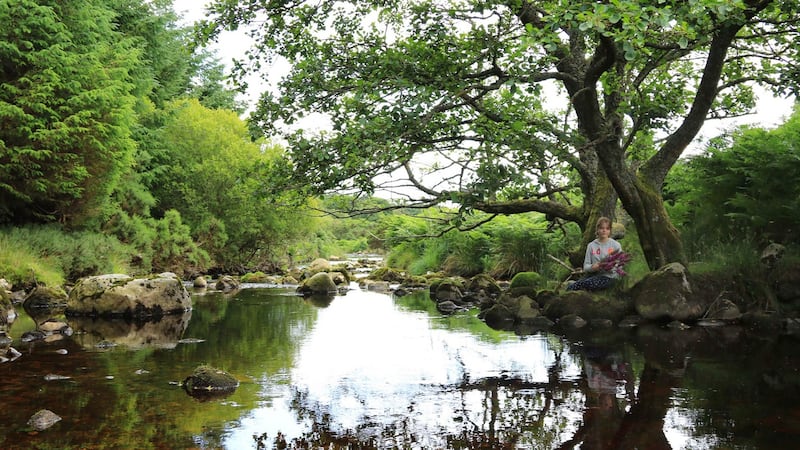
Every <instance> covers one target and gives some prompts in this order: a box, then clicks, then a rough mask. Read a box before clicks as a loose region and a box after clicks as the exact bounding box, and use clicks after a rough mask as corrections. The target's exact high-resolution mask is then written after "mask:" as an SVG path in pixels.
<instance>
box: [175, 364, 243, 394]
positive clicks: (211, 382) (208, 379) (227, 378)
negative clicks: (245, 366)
mask: <svg viewBox="0 0 800 450" xmlns="http://www.w3.org/2000/svg"><path fill="white" fill-rule="evenodd" d="M237 387H239V380H237V379H236V377H234V376H233V375H231V374H229V373H227V372H225V371H224V370H220V369H215V368H213V367H211V366H207V365H202V366H199V367H197V368H196V369H194V372H192V374H191V375H189V376H188V377H186V379H185V380H184V381H183V388H184V389H185V390H186V392H187V393H188V394H189V395H192V396H194V397H216V396H223V395H227V394H230V393H231V392H233V391H235V390H236V388H237Z"/></svg>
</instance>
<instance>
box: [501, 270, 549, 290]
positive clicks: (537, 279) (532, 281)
mask: <svg viewBox="0 0 800 450" xmlns="http://www.w3.org/2000/svg"><path fill="white" fill-rule="evenodd" d="M545 282H546V280H545V279H544V277H542V276H541V275H540V274H538V273H537V272H519V273H518V274H516V275H514V278H512V279H511V286H510V287H509V289H514V288H518V287H530V288H535V289H541V288H542V287H544V285H545Z"/></svg>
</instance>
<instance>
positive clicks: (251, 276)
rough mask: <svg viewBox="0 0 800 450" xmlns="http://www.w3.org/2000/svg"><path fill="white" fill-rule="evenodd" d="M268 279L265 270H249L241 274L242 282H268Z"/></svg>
mask: <svg viewBox="0 0 800 450" xmlns="http://www.w3.org/2000/svg"><path fill="white" fill-rule="evenodd" d="M267 280H268V276H267V274H265V273H264V272H260V271H259V272H248V273H246V274H244V275H242V276H241V278H240V279H239V281H241V282H242V283H266V282H267Z"/></svg>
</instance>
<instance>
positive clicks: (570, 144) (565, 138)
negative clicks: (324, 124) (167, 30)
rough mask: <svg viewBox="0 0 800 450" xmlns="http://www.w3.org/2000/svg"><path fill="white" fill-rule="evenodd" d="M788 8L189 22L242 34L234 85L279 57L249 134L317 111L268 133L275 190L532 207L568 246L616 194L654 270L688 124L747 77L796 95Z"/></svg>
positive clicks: (596, 4)
mask: <svg viewBox="0 0 800 450" xmlns="http://www.w3.org/2000/svg"><path fill="white" fill-rule="evenodd" d="M798 6H799V4H798V2H797V1H779V0H724V1H723V0H693V1H685V0H653V1H631V0H609V1H596V0H592V1H563V0H548V1H529V0H505V1H502V0H452V1H449V0H448V1H444V0H441V1H437V0H404V1H400V0H362V1H358V0H351V1H314V2H310V1H304V0H297V1H293V2H284V1H268V0H263V1H250V2H230V1H222V0H217V1H215V2H213V3H212V4H211V5H210V6H209V9H208V12H209V16H210V18H209V20H208V21H207V22H205V23H204V24H202V26H201V27H199V28H198V29H199V30H200V31H201V33H200V37H201V38H202V39H214V38H215V36H216V35H217V34H218V33H219V32H221V31H222V30H223V29H236V28H238V27H246V28H247V29H249V30H250V34H251V35H252V36H253V37H254V38H255V45H254V47H253V48H252V49H251V51H250V53H249V59H248V60H246V61H242V62H241V64H240V65H238V66H237V68H238V69H239V74H240V75H245V74H247V73H248V72H252V71H254V70H259V68H260V67H262V66H263V65H264V64H265V63H267V62H270V61H274V60H275V58H276V57H282V58H285V59H286V60H288V61H289V62H290V63H291V67H292V68H291V71H290V73H289V74H288V75H287V76H285V77H284V78H283V79H282V80H281V81H280V83H279V86H278V91H277V92H266V93H265V94H264V95H263V96H262V98H261V100H260V102H259V105H258V106H257V110H256V111H255V113H254V114H253V116H252V123H253V125H254V128H257V129H258V131H259V132H260V133H269V134H272V133H273V132H275V131H276V130H278V129H279V127H283V126H286V127H284V128H283V130H284V131H285V130H288V129H291V128H289V127H290V126H292V125H295V126H296V125H297V124H298V123H299V124H302V123H303V122H300V120H301V119H303V118H306V117H309V116H311V117H314V114H315V113H323V114H324V116H325V117H326V120H328V121H329V123H330V126H329V129H328V130H327V131H325V132H321V133H311V132H303V131H302V130H300V131H294V132H286V137H287V139H288V141H289V143H290V145H289V148H290V157H291V175H292V178H291V179H292V180H293V181H294V182H296V183H298V184H300V185H303V186H306V187H308V188H309V189H310V190H312V191H313V192H324V191H327V190H331V189H348V188H350V189H356V190H360V191H363V192H367V193H371V192H374V191H375V189H378V188H383V189H391V190H394V191H395V192H396V195H398V196H402V197H401V198H403V199H404V202H403V203H404V206H409V205H417V206H431V205H435V204H441V203H444V202H456V203H458V204H460V205H461V206H462V208H461V211H462V212H468V211H470V210H473V209H477V210H481V211H485V212H489V213H497V214H509V213H517V212H526V211H539V212H542V213H545V214H547V215H548V216H549V217H551V218H553V219H554V220H567V221H574V222H576V223H578V224H579V225H580V226H581V227H583V229H584V230H585V231H584V240H588V239H590V238H591V235H592V233H593V226H592V224H593V223H594V220H595V219H596V218H597V217H598V216H599V215H603V214H604V215H611V214H613V211H614V206H615V205H616V203H617V200H618V199H619V200H620V201H621V204H622V205H623V207H624V209H625V210H626V211H627V213H628V214H629V215H630V216H631V218H632V219H633V221H634V223H635V225H636V230H637V232H638V235H639V239H640V243H641V245H642V248H643V250H644V254H645V257H646V259H647V262H648V265H649V266H650V267H651V268H657V267H659V266H661V265H663V264H664V263H667V262H671V261H680V260H682V258H683V256H682V246H681V241H680V237H679V235H678V233H677V231H676V229H675V228H674V227H673V226H672V224H671V222H670V219H669V217H668V215H667V213H666V211H665V209H664V202H663V199H662V196H661V187H662V183H663V181H664V178H665V176H666V174H667V173H668V172H669V170H670V168H671V167H672V166H673V165H674V164H675V162H676V161H677V160H678V158H679V157H680V156H681V154H682V153H683V152H684V151H685V150H686V149H687V147H688V146H689V145H690V143H691V142H692V140H693V139H694V138H695V137H696V136H697V134H698V132H699V130H700V129H701V127H702V126H703V124H704V122H705V121H706V120H707V119H709V118H726V117H732V116H737V115H741V114H745V113H748V112H750V110H751V109H752V107H753V106H754V95H753V91H752V87H753V85H754V84H755V83H761V84H764V85H767V86H772V87H774V88H775V91H776V92H778V93H783V94H787V93H792V94H793V93H794V92H795V91H796V86H797V81H798V80H797V74H798V68H797V65H796V62H797V61H798V58H797V50H798V47H797V46H796V45H795V44H794V42H795V40H796V38H797V21H798V19H800V14H798ZM266 76H267V77H268V76H269V73H267V74H266ZM305 123H306V124H307V123H308V122H305ZM295 129H296V128H295ZM409 188H414V190H413V191H412V190H409ZM399 198H400V197H399ZM456 223H457V224H463V223H464V222H463V221H461V222H456Z"/></svg>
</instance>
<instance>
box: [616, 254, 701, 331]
mask: <svg viewBox="0 0 800 450" xmlns="http://www.w3.org/2000/svg"><path fill="white" fill-rule="evenodd" d="M630 292H631V296H632V298H633V302H634V305H635V307H636V312H637V313H638V314H639V315H640V316H642V317H643V318H645V319H647V320H657V321H664V322H671V321H673V320H678V321H682V322H684V321H694V320H697V319H699V318H700V317H702V315H703V313H704V312H705V309H706V308H705V305H703V304H701V303H700V302H699V301H697V300H696V297H698V296H695V295H693V292H692V286H691V283H689V278H688V277H687V274H686V267H684V266H683V264H680V263H671V264H667V265H666V266H664V267H662V268H661V269H659V270H657V271H655V272H651V273H649V274H647V275H646V276H645V277H644V278H643V279H642V280H641V281H639V282H638V283H636V285H635V286H634V287H633V288H631V291H630Z"/></svg>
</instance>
